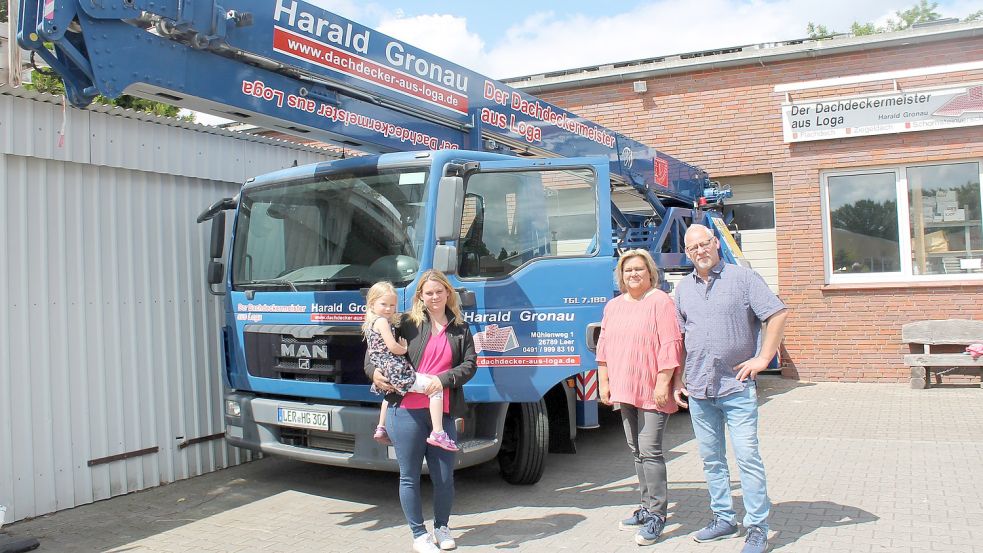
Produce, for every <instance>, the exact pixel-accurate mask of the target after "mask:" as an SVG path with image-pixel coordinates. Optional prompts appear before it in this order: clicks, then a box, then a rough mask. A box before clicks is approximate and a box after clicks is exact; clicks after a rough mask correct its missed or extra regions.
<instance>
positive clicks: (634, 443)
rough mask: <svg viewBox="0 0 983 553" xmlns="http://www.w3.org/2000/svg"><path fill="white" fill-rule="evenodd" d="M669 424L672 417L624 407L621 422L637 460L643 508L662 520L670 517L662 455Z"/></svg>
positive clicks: (659, 412)
mask: <svg viewBox="0 0 983 553" xmlns="http://www.w3.org/2000/svg"><path fill="white" fill-rule="evenodd" d="M668 421H669V415H667V414H665V413H662V412H661V411H655V410H648V409H639V408H638V407H635V406H634V405H627V404H624V403H622V404H621V422H622V423H623V424H624V427H625V438H627V439H628V447H629V448H631V454H632V457H634V458H635V473H637V474H638V487H639V492H641V496H642V502H641V503H642V507H645V508H646V509H648V511H649V512H650V513H652V514H654V515H659V516H661V517H662V518H663V519H665V518H666V516H667V515H668V505H669V482H668V480H667V476H666V458H665V456H664V455H663V453H662V436H663V434H665V430H666V422H668Z"/></svg>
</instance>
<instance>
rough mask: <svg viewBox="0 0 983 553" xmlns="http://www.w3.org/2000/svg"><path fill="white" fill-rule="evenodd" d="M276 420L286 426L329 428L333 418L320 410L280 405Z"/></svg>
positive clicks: (316, 428)
mask: <svg viewBox="0 0 983 553" xmlns="http://www.w3.org/2000/svg"><path fill="white" fill-rule="evenodd" d="M276 420H277V422H279V423H280V424H282V425H284V426H296V427H299V428H313V429H315V430H329V429H330V420H331V419H330V417H328V414H327V413H322V412H320V411H308V410H306V409H291V408H289V407H278V408H277V410H276Z"/></svg>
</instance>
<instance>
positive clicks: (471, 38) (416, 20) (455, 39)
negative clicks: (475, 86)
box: [375, 12, 485, 70]
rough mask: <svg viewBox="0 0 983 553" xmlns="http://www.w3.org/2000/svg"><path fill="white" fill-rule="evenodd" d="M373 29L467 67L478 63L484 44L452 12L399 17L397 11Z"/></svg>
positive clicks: (473, 66)
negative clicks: (448, 13)
mask: <svg viewBox="0 0 983 553" xmlns="http://www.w3.org/2000/svg"><path fill="white" fill-rule="evenodd" d="M375 28H376V29H377V30H378V31H379V32H381V33H384V34H387V35H389V36H391V37H393V38H395V39H398V40H401V41H404V42H406V43H407V44H412V45H413V46H415V47H417V48H420V49H421V50H424V51H426V52H430V53H431V54H436V55H438V56H440V57H442V58H444V59H447V60H450V61H452V62H454V63H456V64H458V65H462V66H464V67H466V68H468V69H472V70H475V68H476V67H478V66H480V65H482V58H483V57H484V56H485V43H484V41H483V40H481V37H480V36H478V35H477V34H476V33H473V32H471V31H469V30H468V25H467V20H466V19H465V18H463V17H458V16H454V15H441V14H433V15H418V16H415V17H402V16H401V14H400V13H399V12H397V13H395V14H393V15H391V16H388V17H383V19H382V20H381V21H380V22H379V23H378V24H377V25H376V26H375Z"/></svg>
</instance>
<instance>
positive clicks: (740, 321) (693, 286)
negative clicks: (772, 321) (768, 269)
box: [676, 261, 786, 399]
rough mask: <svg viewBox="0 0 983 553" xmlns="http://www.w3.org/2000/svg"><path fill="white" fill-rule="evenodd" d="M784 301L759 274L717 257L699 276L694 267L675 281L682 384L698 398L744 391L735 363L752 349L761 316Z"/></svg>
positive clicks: (757, 338)
mask: <svg viewBox="0 0 983 553" xmlns="http://www.w3.org/2000/svg"><path fill="white" fill-rule="evenodd" d="M785 308H786V306H785V304H784V303H783V302H782V300H780V299H778V296H776V295H775V293H774V292H772V291H771V289H770V288H768V285H767V284H765V281H764V279H762V278H761V275H759V274H758V273H756V272H754V271H752V270H751V269H747V268H745V267H740V266H738V265H733V264H727V263H724V262H723V261H721V262H719V263H717V265H716V266H714V267H713V268H712V269H710V274H709V276H708V281H707V282H704V281H703V279H701V278H700V277H699V275H698V274H697V273H696V271H695V270H694V271H693V272H692V273H691V274H690V275H687V276H686V277H685V278H683V280H681V281H680V282H679V283H678V284H677V285H676V314H677V315H678V317H679V328H680V329H681V330H682V331H683V339H684V342H685V346H686V364H685V373H684V374H685V379H686V389H687V390H688V391H689V393H690V395H691V396H692V397H695V398H697V399H707V398H717V397H723V396H726V395H729V394H733V393H735V392H740V391H743V390H744V388H745V384H744V383H743V382H741V381H739V380H737V378H736V376H737V371H736V370H734V367H736V366H737V365H739V364H741V363H743V362H744V361H747V360H748V359H751V358H752V357H754V356H755V355H757V353H758V351H759V350H760V347H761V322H762V321H765V320H767V319H768V318H769V317H771V316H772V315H774V314H775V313H778V312H779V311H781V310H782V309H785Z"/></svg>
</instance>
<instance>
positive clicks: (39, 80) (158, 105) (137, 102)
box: [0, 0, 195, 123]
mask: <svg viewBox="0 0 983 553" xmlns="http://www.w3.org/2000/svg"><path fill="white" fill-rule="evenodd" d="M0 2H4V0H0ZM24 87H25V88H27V89H29V90H36V91H38V92H45V93H48V94H54V95H56V96H60V95H64V94H65V84H64V83H62V82H61V79H60V78H59V77H58V76H56V75H53V74H51V73H47V72H45V73H42V72H40V71H33V72H32V73H31V83H30V84H25V85H24ZM94 101H95V102H97V103H99V104H103V105H107V106H118V107H121V108H125V109H132V110H133V111H142V112H145V113H152V114H154V115H159V116H161V117H174V118H178V119H181V120H182V121H187V122H189V123H194V121H195V116H194V115H185V116H179V115H178V114H179V113H180V111H181V108H178V107H176V106H172V105H170V104H165V103H163V102H154V101H152V100H144V99H143V98H137V97H135V96H129V95H126V94H124V95H122V96H120V97H119V98H116V99H115V100H114V99H110V98H106V97H105V96H96V98H95V100H94Z"/></svg>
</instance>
